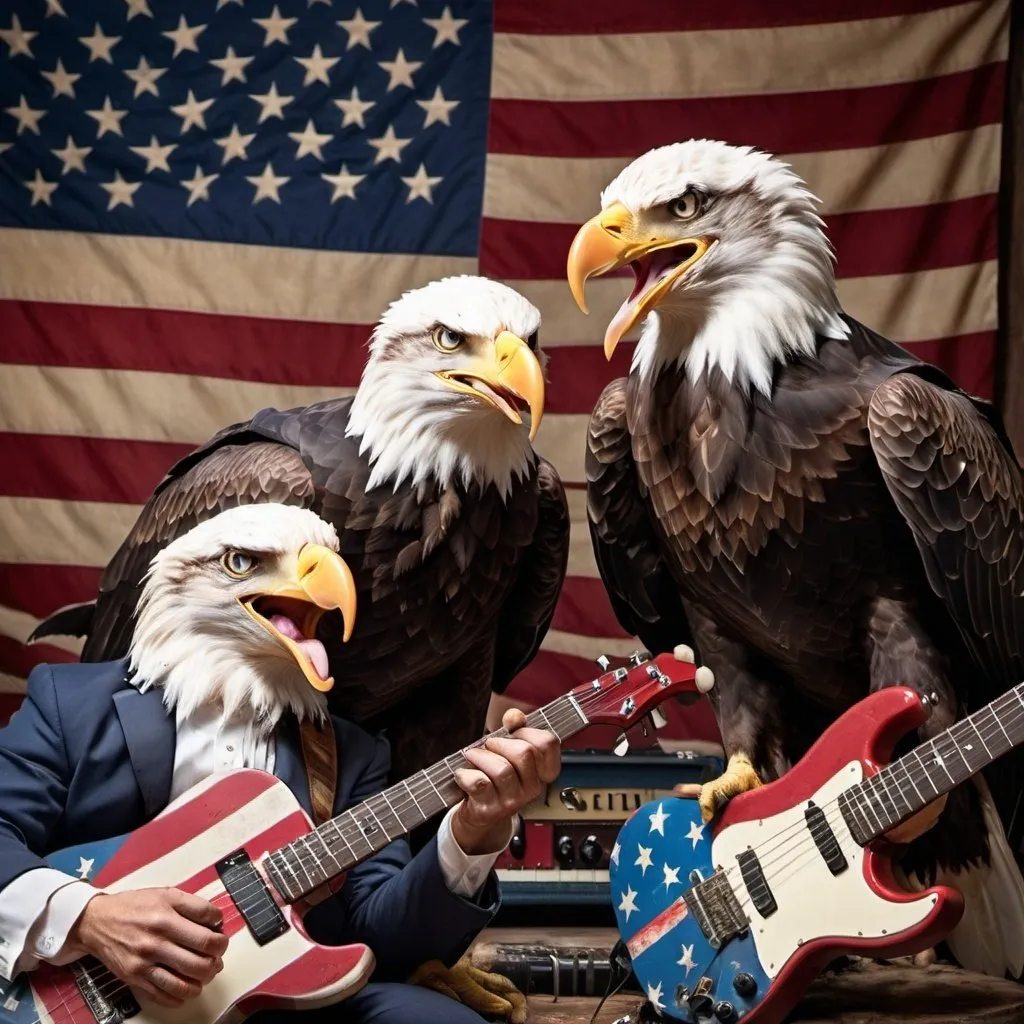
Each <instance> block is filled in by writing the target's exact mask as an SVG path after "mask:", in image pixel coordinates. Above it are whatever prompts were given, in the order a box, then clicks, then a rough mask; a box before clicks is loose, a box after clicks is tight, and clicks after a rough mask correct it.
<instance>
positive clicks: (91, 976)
mask: <svg viewBox="0 0 1024 1024" xmlns="http://www.w3.org/2000/svg"><path fill="white" fill-rule="evenodd" d="M68 966H69V968H70V970H71V974H72V976H73V977H74V979H75V988H77V989H78V993H79V995H81V997H82V999H83V1000H84V1001H85V1005H86V1006H87V1007H88V1008H89V1013H91V1014H92V1016H93V1017H94V1018H95V1020H96V1024H123V1022H124V1021H126V1020H129V1019H130V1018H131V1017H134V1016H135V1015H136V1014H138V1013H140V1012H141V1007H140V1006H139V1004H138V1002H137V1001H136V999H135V996H133V995H132V993H131V990H130V989H129V988H127V987H126V986H125V985H123V984H120V983H117V979H116V978H114V976H113V975H112V974H111V973H110V972H109V971H108V970H107V969H106V968H105V967H104V966H103V965H102V964H101V963H100V962H99V961H98V960H96V959H94V958H93V957H85V958H83V959H82V960H76V961H74V962H73V963H71V964H69V965H68ZM112 982H114V983H115V984H111V983H112Z"/></svg>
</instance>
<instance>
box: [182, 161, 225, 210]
mask: <svg viewBox="0 0 1024 1024" xmlns="http://www.w3.org/2000/svg"><path fill="white" fill-rule="evenodd" d="M218 177H220V175H217V174H203V172H202V171H201V170H200V169H199V164H196V172H195V174H193V175H192V177H191V178H182V180H181V184H182V186H183V187H184V188H187V189H188V202H187V203H186V204H185V205H186V206H191V205H192V204H193V203H196V202H198V201H199V200H200V199H205V200H207V201H209V199H210V185H211V184H212V183H213V182H215V181H216V180H217V178H218Z"/></svg>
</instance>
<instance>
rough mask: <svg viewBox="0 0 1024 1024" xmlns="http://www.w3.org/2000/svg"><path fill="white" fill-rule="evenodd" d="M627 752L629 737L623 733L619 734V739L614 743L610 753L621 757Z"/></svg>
mask: <svg viewBox="0 0 1024 1024" xmlns="http://www.w3.org/2000/svg"><path fill="white" fill-rule="evenodd" d="M627 750H629V737H628V736H627V735H626V734H625V733H624V732H621V733H619V738H618V739H617V740H616V741H615V746H614V747H613V748H612V753H613V754H615V756H616V757H622V756H623V754H625V753H626V751H627Z"/></svg>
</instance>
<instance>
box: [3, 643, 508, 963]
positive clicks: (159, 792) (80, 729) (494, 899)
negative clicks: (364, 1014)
mask: <svg viewBox="0 0 1024 1024" xmlns="http://www.w3.org/2000/svg"><path fill="white" fill-rule="evenodd" d="M333 721H334V729H335V734H336V736H337V740H338V787H337V796H336V800H335V814H338V813H340V812H341V811H343V810H344V809H345V808H347V807H350V806H352V805H353V804H356V803H359V802H360V801H361V800H365V799H366V798H367V797H369V796H372V795H373V794H374V793H378V792H380V790H382V789H383V788H384V787H385V785H386V780H387V775H388V769H389V763H390V756H389V747H388V744H387V741H386V740H384V739H383V738H374V737H372V736H370V735H369V734H368V733H366V732H364V731H363V730H362V729H360V728H358V727H357V726H355V725H353V724H351V723H350V722H346V721H343V720H342V719H339V718H334V720H333ZM175 735H176V730H175V723H174V719H173V717H172V716H170V715H169V714H168V713H167V712H166V711H165V709H164V707H163V703H162V694H161V692H160V691H159V690H156V689H153V690H150V691H149V692H147V693H140V692H139V691H138V690H137V689H136V688H135V687H134V686H131V685H130V684H129V683H128V673H127V662H125V661H111V662H101V663H88V664H70V665H54V666H50V665H39V666H37V667H36V668H35V669H33V671H32V673H31V675H30V676H29V680H28V694H27V696H26V698H25V701H24V703H23V705H22V706H21V707H20V708H19V709H18V711H17V712H16V713H15V714H14V716H13V717H12V719H11V721H10V723H9V724H8V725H7V726H6V728H3V729H0V890H2V889H3V888H4V887H6V886H7V885H8V883H10V882H11V881H13V880H14V879H15V878H17V877H18V875H21V874H23V873H24V872H25V871H28V870H30V869H32V868H37V867H44V866H45V864H44V862H43V860H42V857H43V856H44V855H46V854H47V853H50V852H52V851H54V850H60V849H63V848H65V847H68V846H76V845H78V844H80V843H87V842H92V841H96V840H100V839H108V838H111V837H114V836H119V835H123V834H124V833H126V832H130V831H132V830H133V829H135V828H138V827H139V826H140V825H142V824H144V823H145V822H147V821H149V820H150V819H151V818H153V817H154V816H155V815H156V814H158V813H159V812H160V811H161V810H163V808H164V807H166V805H167V804H168V802H169V798H170V789H171V772H172V769H173V767H174V749H175ZM276 739H277V744H276V746H277V752H276V765H275V770H274V774H275V775H276V776H277V777H278V778H279V779H281V781H282V782H284V783H286V784H287V786H288V787H289V789H291V791H292V792H293V793H294V794H295V796H296V798H297V799H298V801H299V803H300V804H302V806H303V808H304V809H305V811H306V813H307V814H310V813H311V810H310V800H309V785H308V781H307V778H306V771H305V766H304V764H303V760H302V748H301V743H300V740H299V730H298V725H297V723H296V721H295V719H294V717H293V716H291V715H286V716H285V717H284V718H283V719H282V721H281V722H280V723H279V725H278V727H277V732H276ZM497 908H498V887H497V878H496V876H495V875H494V872H493V871H492V872H491V874H490V876H489V877H488V880H487V883H486V885H485V887H484V890H483V892H482V893H481V894H480V896H479V898H478V900H476V901H473V900H467V899H463V898H462V897H460V896H457V895H455V894H454V893H452V892H451V891H450V890H449V889H448V887H447V886H446V885H445V882H444V878H443V876H442V874H441V867H440V863H439V861H438V856H437V840H436V838H435V839H433V840H431V842H430V843H428V844H427V845H426V846H425V847H423V849H422V850H420V851H419V853H417V855H416V856H415V857H412V856H411V855H410V850H409V845H408V843H407V842H406V841H405V840H404V839H398V840H395V841H394V842H393V843H391V844H390V845H389V846H387V847H385V849H383V850H382V851H381V852H380V853H378V854H377V855H376V856H374V857H372V858H370V859H369V860H367V861H364V862H363V863H362V864H360V865H358V866H357V867H355V868H353V869H352V870H351V871H350V872H349V874H348V877H347V879H346V882H345V885H344V887H343V888H342V890H341V891H340V892H339V893H338V894H337V895H336V896H334V897H332V898H329V899H328V900H326V901H325V902H324V903H322V904H320V905H319V906H317V907H315V908H313V910H312V911H310V912H309V913H308V914H307V916H306V925H307V928H308V929H309V931H310V934H312V935H313V936H314V938H316V939H317V940H318V941H320V942H324V943H329V944H341V943H348V942H364V943H366V944H367V945H368V946H369V947H370V948H371V949H372V950H373V951H374V954H375V955H376V957H377V963H378V977H395V978H400V977H404V976H405V975H407V974H408V972H410V971H411V970H413V969H414V968H415V967H417V966H419V965H420V964H421V963H423V962H424V961H426V960H431V959H438V960H442V961H444V962H445V963H448V964H451V963H454V962H455V960H457V959H458V958H459V957H460V956H461V955H462V953H464V952H465V950H466V948H467V947H468V946H469V944H470V943H471V942H472V941H473V939H474V938H475V937H476V935H477V933H478V932H479V931H480V930H481V929H482V928H483V927H484V926H485V925H486V924H487V923H488V921H489V920H490V919H491V917H492V916H493V914H494V912H495V911H496V910H497Z"/></svg>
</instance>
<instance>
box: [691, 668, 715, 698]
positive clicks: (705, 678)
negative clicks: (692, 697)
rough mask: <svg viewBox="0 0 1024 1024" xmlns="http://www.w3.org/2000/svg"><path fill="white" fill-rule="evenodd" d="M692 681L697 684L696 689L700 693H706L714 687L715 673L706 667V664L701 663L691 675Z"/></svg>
mask: <svg viewBox="0 0 1024 1024" xmlns="http://www.w3.org/2000/svg"><path fill="white" fill-rule="evenodd" d="M693 681H694V682H695V683H696V684H697V689H698V690H700V692H701V693H708V692H709V691H710V690H712V689H713V688H714V685H715V673H714V672H712V671H711V669H709V668H708V667H707V665H701V667H700V668H699V669H697V672H696V674H695V675H694V677H693Z"/></svg>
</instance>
